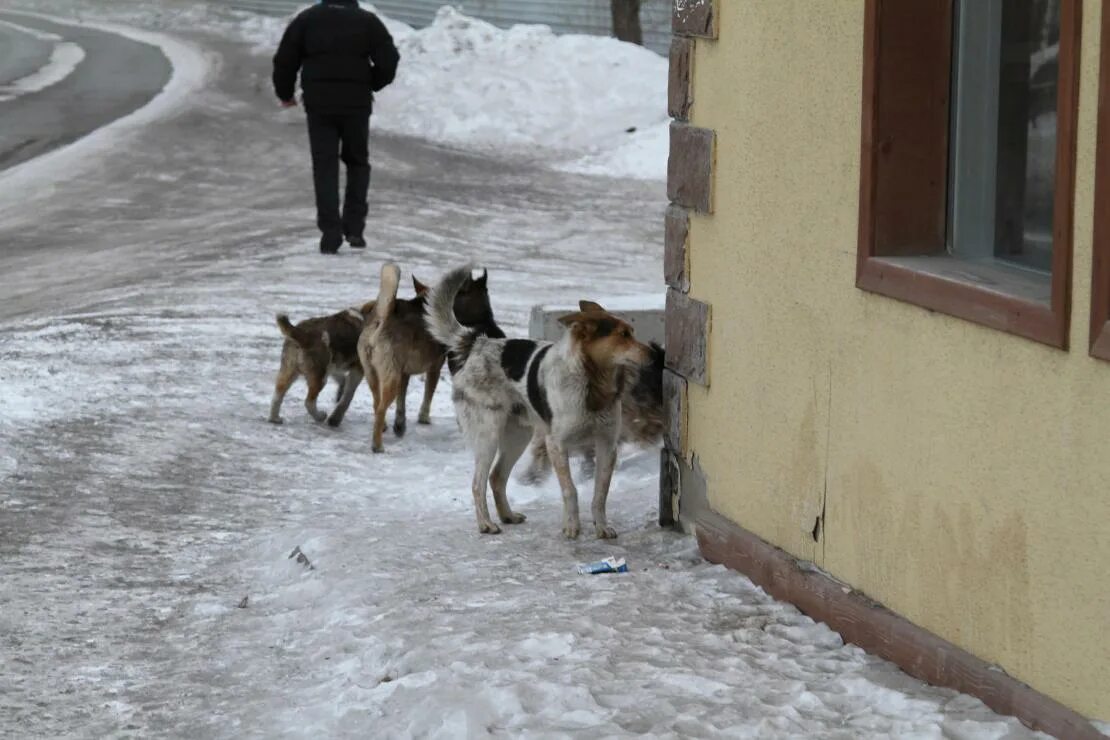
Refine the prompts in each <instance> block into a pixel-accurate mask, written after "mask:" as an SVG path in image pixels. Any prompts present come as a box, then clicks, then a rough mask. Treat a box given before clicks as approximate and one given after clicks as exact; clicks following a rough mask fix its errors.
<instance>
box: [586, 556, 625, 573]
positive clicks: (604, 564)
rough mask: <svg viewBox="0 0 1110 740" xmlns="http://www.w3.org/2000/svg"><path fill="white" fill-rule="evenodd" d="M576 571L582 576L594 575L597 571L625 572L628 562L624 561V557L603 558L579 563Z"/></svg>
mask: <svg viewBox="0 0 1110 740" xmlns="http://www.w3.org/2000/svg"><path fill="white" fill-rule="evenodd" d="M578 572H579V573H580V574H581V575H584V576H595V575H597V574H598V573H627V572H628V564H627V563H625V562H624V558H605V559H604V560H598V561H597V562H596V563H585V564H584V565H579V566H578Z"/></svg>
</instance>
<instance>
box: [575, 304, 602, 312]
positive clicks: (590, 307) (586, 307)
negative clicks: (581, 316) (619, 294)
mask: <svg viewBox="0 0 1110 740" xmlns="http://www.w3.org/2000/svg"><path fill="white" fill-rule="evenodd" d="M578 308H579V310H581V311H582V312H583V313H591V312H593V311H601V312H603V313H607V312H606V311H605V309H604V308H602V307H601V305H600V304H597V303H594V302H593V301H578Z"/></svg>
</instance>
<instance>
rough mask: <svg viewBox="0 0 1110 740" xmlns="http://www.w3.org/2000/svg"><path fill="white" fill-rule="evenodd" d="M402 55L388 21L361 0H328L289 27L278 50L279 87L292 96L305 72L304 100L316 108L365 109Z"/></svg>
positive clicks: (276, 71) (276, 87) (276, 83)
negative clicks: (398, 51) (375, 13)
mask: <svg viewBox="0 0 1110 740" xmlns="http://www.w3.org/2000/svg"><path fill="white" fill-rule="evenodd" d="M399 60H400V55H399V54H398V53H397V47H396V46H394V45H393V37H392V36H390V35H389V31H387V30H386V28H385V25H384V24H383V23H382V22H381V20H379V19H378V17H377V16H376V15H374V14H373V13H371V12H369V11H367V10H362V9H361V8H359V7H358V3H357V2H356V0H324V2H323V3H321V4H319V5H314V6H312V7H311V8H308V9H306V10H304V11H302V12H301V13H300V14H299V15H297V17H296V18H294V19H293V22H292V23H290V24H289V28H287V29H285V35H284V36H282V39H281V45H280V46H279V47H278V50H277V54H275V55H274V92H276V93H277V96H278V98H279V99H281V100H284V101H289V100H292V99H293V95H294V93H295V92H296V89H295V88H296V82H297V72H298V71H300V73H301V87H302V88H304V105H305V108H306V109H307V110H310V111H317V112H342V111H350V110H364V109H369V108H370V107H371V104H372V101H373V99H374V93H375V92H377V91H378V90H381V89H382V88H383V87H385V86H386V85H388V84H389V83H390V82H393V77H394V75H395V74H396V73H397V62H398V61H399Z"/></svg>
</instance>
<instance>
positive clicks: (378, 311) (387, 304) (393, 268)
mask: <svg viewBox="0 0 1110 740" xmlns="http://www.w3.org/2000/svg"><path fill="white" fill-rule="evenodd" d="M400 284H401V268H400V267H398V266H397V265H395V264H393V263H392V262H386V263H385V264H384V265H382V282H381V287H379V288H378V300H377V301H375V302H374V317H375V318H376V319H377V320H378V323H381V322H383V321H385V320H386V319H387V318H389V317H390V316H391V315H392V314H393V306H394V304H395V303H396V302H397V287H398V286H399V285H400Z"/></svg>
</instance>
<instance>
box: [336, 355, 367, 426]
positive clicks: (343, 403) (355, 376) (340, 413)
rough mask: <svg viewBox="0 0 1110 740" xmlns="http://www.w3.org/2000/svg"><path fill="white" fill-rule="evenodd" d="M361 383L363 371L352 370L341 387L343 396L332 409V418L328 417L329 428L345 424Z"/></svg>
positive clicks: (348, 372)
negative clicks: (348, 410)
mask: <svg viewBox="0 0 1110 740" xmlns="http://www.w3.org/2000/svg"><path fill="white" fill-rule="evenodd" d="M361 382H362V370H361V369H359V368H351V369H350V370H349V371H347V377H345V378H343V383H342V386H341V388H342V389H343V395H342V396H341V397H340V398H339V403H338V404H337V405H336V407H335V408H334V409H332V412H331V416H329V417H328V426H333V427H337V426H339V425H340V424H342V423H343V417H344V416H346V415H347V409H348V408H350V407H351V401H352V400H353V399H354V397H355V392H356V391H357V390H358V386H359V384H360V383H361Z"/></svg>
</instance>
